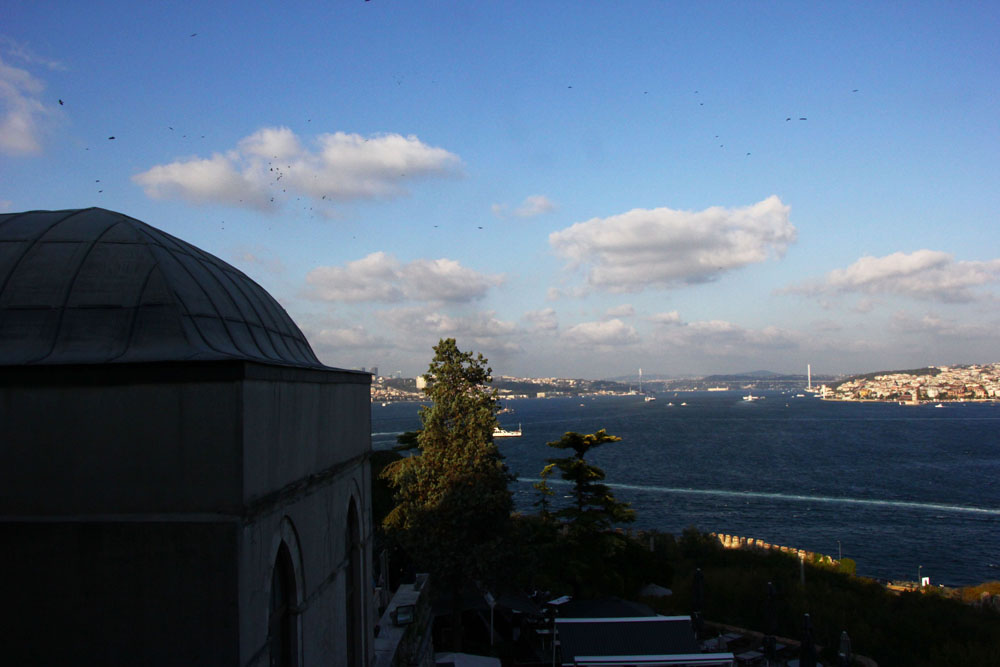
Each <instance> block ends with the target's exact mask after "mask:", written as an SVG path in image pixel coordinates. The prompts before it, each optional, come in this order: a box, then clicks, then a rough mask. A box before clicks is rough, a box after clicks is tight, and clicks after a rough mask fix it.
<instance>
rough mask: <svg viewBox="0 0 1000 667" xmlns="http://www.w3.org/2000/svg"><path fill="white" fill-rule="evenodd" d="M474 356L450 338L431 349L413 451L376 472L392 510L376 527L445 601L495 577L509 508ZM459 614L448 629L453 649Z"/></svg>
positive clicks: (491, 401) (485, 374) (485, 382)
mask: <svg viewBox="0 0 1000 667" xmlns="http://www.w3.org/2000/svg"><path fill="white" fill-rule="evenodd" d="M491 373H492V370H491V369H490V368H489V366H488V365H487V361H486V359H485V358H484V357H483V355H482V354H479V355H477V356H473V355H472V353H471V352H462V351H461V350H459V349H458V346H457V344H456V342H455V339H454V338H448V339H443V340H441V341H440V342H439V343H438V344H437V345H436V346H435V347H434V359H433V360H432V361H431V363H430V366H429V368H428V370H427V373H425V374H424V376H423V377H424V379H426V380H427V386H426V388H425V389H424V393H425V394H426V395H427V397H428V398H430V400H431V404H430V405H428V406H424V407H423V408H421V410H420V421H421V423H422V425H423V428H421V430H420V431H419V434H418V435H417V445H418V450H417V453H414V454H413V455H411V456H408V457H406V458H404V459H401V460H400V461H398V462H396V463H393V464H391V465H390V466H389V467H387V468H386V470H385V472H384V473H383V474H384V476H385V477H386V479H387V480H388V481H389V483H390V484H391V485H392V487H393V488H394V489H395V492H396V495H395V498H396V506H395V507H394V508H393V510H392V511H391V512H390V513H389V515H388V516H387V517H386V518H385V520H384V522H383V527H384V528H385V529H386V532H387V533H388V535H389V536H390V537H391V538H392V539H394V540H395V541H396V542H397V544H399V545H400V546H401V547H402V548H403V549H404V550H405V551H406V553H407V554H408V555H409V556H410V558H411V559H412V560H413V563H414V565H415V566H416V567H417V568H418V569H419V570H420V571H426V572H430V573H431V576H432V577H433V582H434V586H435V587H437V588H438V589H439V590H441V591H443V592H447V593H449V594H450V595H451V596H452V600H453V604H454V605H455V607H456V608H455V611H456V612H457V611H458V601H459V599H460V594H461V590H462V588H463V586H465V585H467V584H470V583H473V582H478V583H482V584H485V585H490V584H491V583H493V581H495V579H496V578H497V577H498V576H499V575H500V573H501V572H502V565H503V547H504V546H505V541H504V538H505V536H506V534H507V532H508V531H507V529H508V527H509V523H510V516H511V510H512V507H513V503H512V499H511V494H510V491H508V489H507V484H508V482H509V480H510V475H509V473H508V472H507V469H506V467H505V466H504V464H503V458H502V456H501V455H500V453H499V451H498V450H497V448H496V446H495V445H494V444H493V430H494V428H496V425H497V420H496V411H497V401H496V391H495V390H493V389H491V388H490V383H491V382H492V377H491ZM459 619H460V614H456V619H455V622H454V623H453V630H454V635H453V636H454V638H455V644H456V648H457V647H458V642H459V641H460V633H461V626H460V621H459Z"/></svg>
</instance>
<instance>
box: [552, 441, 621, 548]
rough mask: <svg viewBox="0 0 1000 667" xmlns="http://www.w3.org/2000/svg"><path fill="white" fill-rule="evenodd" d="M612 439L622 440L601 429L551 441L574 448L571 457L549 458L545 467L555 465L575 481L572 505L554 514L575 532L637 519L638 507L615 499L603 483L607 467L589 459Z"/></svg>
mask: <svg viewBox="0 0 1000 667" xmlns="http://www.w3.org/2000/svg"><path fill="white" fill-rule="evenodd" d="M611 442H621V438H619V437H618V436H616V435H608V433H607V431H605V430H604V429H603V428H602V429H601V430H600V431H598V432H597V433H590V434H587V435H584V434H582V433H576V432H574V431H569V432H568V433H566V434H565V435H563V437H562V438H561V439H560V440H557V441H555V442H550V443H548V445H549V447H555V448H556V449H572V450H573V452H574V453H573V455H572V456H567V457H563V458H553V459H549V460H548V463H549V465H548V466H546V469H547V470H549V471H551V468H552V466H555V467H556V468H558V469H559V471H560V472H561V473H562V478H563V479H564V480H566V481H568V482H572V483H573V502H572V504H571V505H570V506H569V507H564V508H562V509H560V510H559V511H557V512H556V513H555V515H556V516H557V517H559V518H562V519H565V520H566V521H567V522H568V523H569V525H570V527H571V529H572V530H574V531H576V532H583V533H586V532H601V531H604V530H607V529H609V528H611V527H612V526H613V525H614V524H615V523H629V522H632V521H634V520H635V510H633V509H631V508H630V507H629V504H628V503H623V502H619V501H618V500H616V499H615V496H614V494H613V493H612V492H611V489H610V488H608V486H607V485H606V484H603V483H602V482H603V481H604V470H602V469H601V468H598V467H597V466H594V465H591V464H590V463H588V462H587V459H586V455H587V452H589V451H590V450H592V449H594V448H595V447H599V446H601V445H604V444H607V443H611ZM546 477H547V475H546ZM543 481H544V478H543ZM540 490H541V489H540ZM543 493H544V491H543Z"/></svg>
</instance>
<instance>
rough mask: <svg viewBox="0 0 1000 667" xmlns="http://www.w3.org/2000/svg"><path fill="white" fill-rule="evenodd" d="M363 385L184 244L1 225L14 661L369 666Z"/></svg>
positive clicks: (134, 229) (42, 221)
mask: <svg viewBox="0 0 1000 667" xmlns="http://www.w3.org/2000/svg"><path fill="white" fill-rule="evenodd" d="M369 384H370V377H369V376H368V375H367V374H364V373H360V372H357V371H346V370H338V369H333V368H328V367H325V366H323V365H322V364H320V362H319V361H318V360H317V358H316V356H315V355H314V354H313V352H312V349H311V348H310V346H309V344H308V342H307V341H306V339H305V338H304V336H303V335H302V332H301V331H300V330H299V328H298V327H297V326H296V325H295V323H294V322H293V321H292V320H291V318H290V317H289V316H288V314H287V313H286V312H285V311H284V309H282V308H281V306H280V305H278V303H277V302H276V301H275V300H274V299H273V298H272V297H271V296H270V295H269V294H268V293H267V292H266V291H265V290H264V289H262V288H261V287H260V286H259V285H257V284H256V283H254V282H253V281H252V280H250V279H249V278H248V277H247V276H245V275H244V274H242V273H241V272H239V271H238V270H236V269H235V268H233V267H232V266H230V265H228V264H226V263H225V262H223V261H221V260H220V259H218V258H216V257H214V256H212V255H209V254H208V253H206V252H204V251H202V250H199V249H198V248H196V247H194V246H192V245H190V244H188V243H185V242H184V241H181V240H180V239H177V238H174V237H172V236H170V235H169V234H166V233H164V232H162V231H160V230H158V229H155V228H153V227H151V226H149V225H147V224H145V223H142V222H140V221H138V220H135V219H132V218H129V217H127V216H124V215H121V214H119V213H113V212H111V211H106V210H103V209H85V210H72V211H34V212H29V213H11V214H3V215H0V424H2V429H3V432H2V433H3V435H2V444H0V545H2V548H0V568H2V571H3V572H4V574H5V582H4V585H3V587H2V589H0V590H2V591H3V605H4V609H5V612H6V613H5V614H4V618H5V620H4V622H3V629H4V633H3V634H4V637H5V638H6V641H5V642H4V647H3V654H4V662H5V664H11V665H21V664H106V665H111V664H136V665H246V666H251V665H261V666H264V665H316V664H324V665H331V664H332V665H343V666H345V667H355V666H357V667H360V666H362V665H369V664H371V662H372V659H373V656H374V652H373V651H374V648H373V647H374V638H373V623H372V621H371V619H372V617H373V610H372V600H371V597H372V596H371V586H370V582H371V572H370V566H369V563H370V562H371V558H370V555H371V515H370V500H369V499H370V487H369V484H370V481H369V460H368V457H369V453H370V449H371V441H370V431H371V429H370V410H369Z"/></svg>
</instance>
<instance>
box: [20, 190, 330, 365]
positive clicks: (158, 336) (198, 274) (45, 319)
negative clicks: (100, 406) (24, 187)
mask: <svg viewBox="0 0 1000 667" xmlns="http://www.w3.org/2000/svg"><path fill="white" fill-rule="evenodd" d="M228 359H240V360H249V361H259V362H264V363H273V364H281V365H287V366H299V367H303V366H305V367H317V368H322V367H323V366H322V364H320V362H319V360H318V359H317V358H316V355H315V354H314V353H313V351H312V348H310V347H309V343H308V342H307V341H306V339H305V336H303V335H302V331H300V330H299V328H298V327H297V326H296V325H295V322H293V321H292V319H291V317H289V316H288V313H287V312H285V309H284V308H282V307H281V306H280V305H279V304H278V302H277V301H275V300H274V298H273V297H272V296H271V295H270V294H268V293H267V291H266V290H264V288H262V287H261V286H260V285H258V284H257V283H255V282H254V281H253V280H251V279H250V278H248V277H247V276H246V275H245V274H243V273H242V272H240V271H239V270H237V269H236V268H234V267H232V266H230V265H229V264H227V263H226V262H223V261H222V260H221V259H219V258H218V257H215V256H213V255H210V254H208V253H207V252H205V251H203V250H200V249H199V248H196V247H195V246H193V245H191V244H190V243H186V242H184V241H182V240H180V239H178V238H176V237H173V236H171V235H170V234H167V233H165V232H162V231H160V230H159V229H156V228H155V227H151V226H150V225H147V224H146V223H144V222H141V221H139V220H136V219H135V218H130V217H128V216H126V215H123V214H121V213H115V212H114V211H108V210H105V209H101V208H88V209H79V210H66V211H30V212H26V213H6V214H0V365H3V366H12V365H30V364H109V363H116V364H117V363H130V362H154V361H197V360H228Z"/></svg>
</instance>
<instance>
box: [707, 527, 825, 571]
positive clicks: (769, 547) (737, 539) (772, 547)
mask: <svg viewBox="0 0 1000 667" xmlns="http://www.w3.org/2000/svg"><path fill="white" fill-rule="evenodd" d="M709 535H710V536H712V537H714V538H716V539H717V540H719V544H721V545H722V548H723V549H753V550H756V551H780V552H781V553H786V554H791V555H793V556H797V557H798V558H799V559H800V560H806V561H809V562H810V563H812V562H820V563H824V564H826V565H837V564H838V562H839V561H838V560H837V559H835V558H831V557H830V556H827V555H826V554H819V553H815V552H813V551H806V550H804V549H795V548H793V547H786V546H781V545H779V544H770V543H768V542H765V541H764V540H760V539H757V538H754V537H741V536H738V535H726V534H723V533H709Z"/></svg>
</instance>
